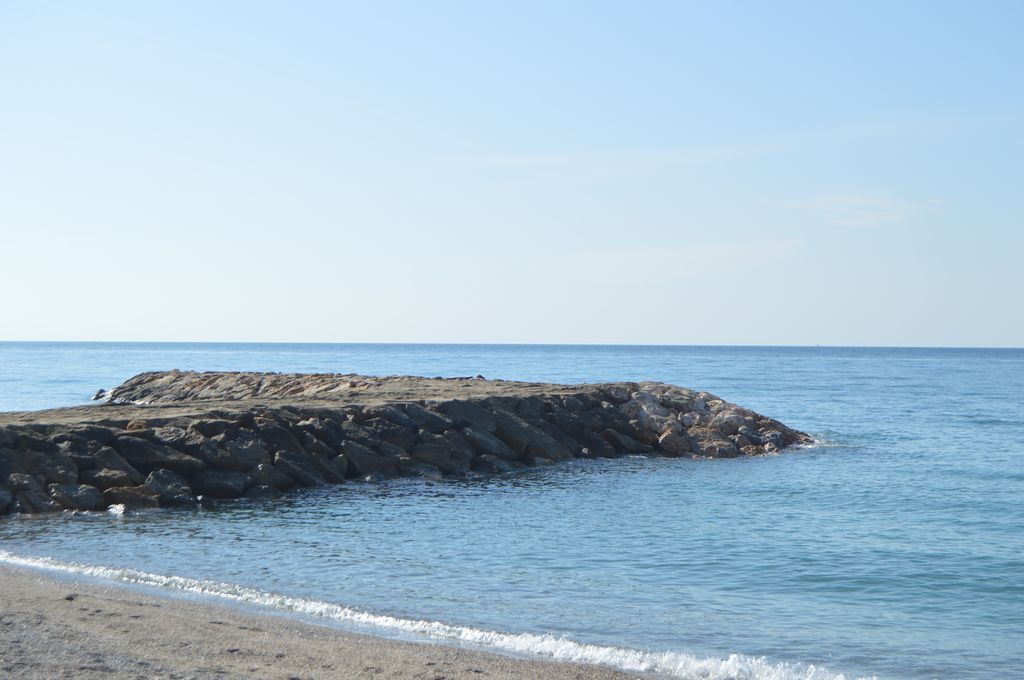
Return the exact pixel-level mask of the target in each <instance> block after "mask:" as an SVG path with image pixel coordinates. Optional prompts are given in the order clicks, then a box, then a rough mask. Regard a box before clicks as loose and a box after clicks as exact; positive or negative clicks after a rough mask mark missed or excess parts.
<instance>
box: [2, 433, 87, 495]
mask: <svg viewBox="0 0 1024 680" xmlns="http://www.w3.org/2000/svg"><path fill="white" fill-rule="evenodd" d="M23 438H24V437H21V438H20V439H23ZM47 444H49V442H47ZM11 473H21V474H29V475H38V476H40V477H43V478H44V479H45V480H46V481H47V482H49V483H53V484H73V483H75V482H77V481H78V466H77V465H76V464H75V461H74V460H72V459H71V457H70V456H68V455H67V454H66V453H63V452H62V451H61V450H60V449H59V447H57V446H56V445H52V444H49V446H46V447H42V446H41V447H40V449H21V450H13V449H0V475H2V476H3V477H6V476H7V475H10V474H11Z"/></svg>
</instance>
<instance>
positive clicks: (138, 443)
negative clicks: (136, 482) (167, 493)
mask: <svg viewBox="0 0 1024 680" xmlns="http://www.w3.org/2000/svg"><path fill="white" fill-rule="evenodd" d="M114 446H115V448H116V449H117V450H118V452H119V453H120V454H121V456H122V457H123V458H124V459H125V460H126V461H128V462H129V463H131V465H132V466H134V467H136V468H138V469H142V470H154V469H157V468H167V469H168V470H173V471H174V472H177V473H178V474H181V475H186V476H188V475H192V474H195V473H196V472H199V471H200V470H205V469H206V463H204V462H203V461H201V460H199V459H198V458H195V457H194V456H190V455H188V454H187V453H182V452H181V451H178V450H177V449H172V448H171V447H170V446H166V445H164V444H158V443H156V442H151V441H149V440H146V439H142V438H140V437H132V436H127V435H126V436H123V437H118V438H117V439H116V440H114Z"/></svg>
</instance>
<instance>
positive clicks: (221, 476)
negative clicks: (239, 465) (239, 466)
mask: <svg viewBox="0 0 1024 680" xmlns="http://www.w3.org/2000/svg"><path fill="white" fill-rule="evenodd" d="M191 482H192V490H193V491H195V492H196V494H199V495H203V496H208V497H210V498H238V497H239V496H241V495H242V494H244V493H245V490H246V489H248V488H249V487H250V486H251V485H252V477H250V476H249V475H247V474H245V473H244V472H235V471H234V470H203V471H202V472H197V473H196V474H194V475H192V477H191Z"/></svg>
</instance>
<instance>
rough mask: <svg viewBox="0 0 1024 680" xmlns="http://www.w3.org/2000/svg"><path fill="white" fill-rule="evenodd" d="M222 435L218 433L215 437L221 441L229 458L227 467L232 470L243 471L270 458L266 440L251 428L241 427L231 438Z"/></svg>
mask: <svg viewBox="0 0 1024 680" xmlns="http://www.w3.org/2000/svg"><path fill="white" fill-rule="evenodd" d="M222 437H224V435H218V437H217V439H220V440H221V441H222V442H223V446H224V450H225V451H226V452H227V453H228V455H229V456H230V459H231V462H230V465H229V466H228V467H230V468H231V469H233V470H237V471H239V472H243V471H245V470H250V469H252V468H253V467H255V466H257V465H260V464H262V463H270V462H271V460H272V458H271V455H270V450H269V449H268V448H267V444H266V442H264V441H263V439H262V437H260V435H258V434H257V433H256V432H255V431H253V430H250V429H248V428H242V429H240V430H238V431H237V433H236V434H235V435H234V437H233V438H231V439H222Z"/></svg>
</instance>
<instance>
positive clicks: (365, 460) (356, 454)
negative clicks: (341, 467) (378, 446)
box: [342, 441, 401, 478]
mask: <svg viewBox="0 0 1024 680" xmlns="http://www.w3.org/2000/svg"><path fill="white" fill-rule="evenodd" d="M342 449H343V450H344V451H345V458H346V459H347V461H348V470H347V476H348V477H350V478H360V477H365V476H366V475H373V474H377V475H382V476H384V477H397V476H398V475H399V474H400V472H401V471H400V470H399V468H398V463H397V461H395V460H393V459H392V458H389V457H385V456H382V455H381V454H379V453H377V452H376V451H374V450H373V449H371V448H369V447H367V446H364V445H362V444H360V443H359V442H355V441H346V442H345V443H344V444H343V445H342Z"/></svg>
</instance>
